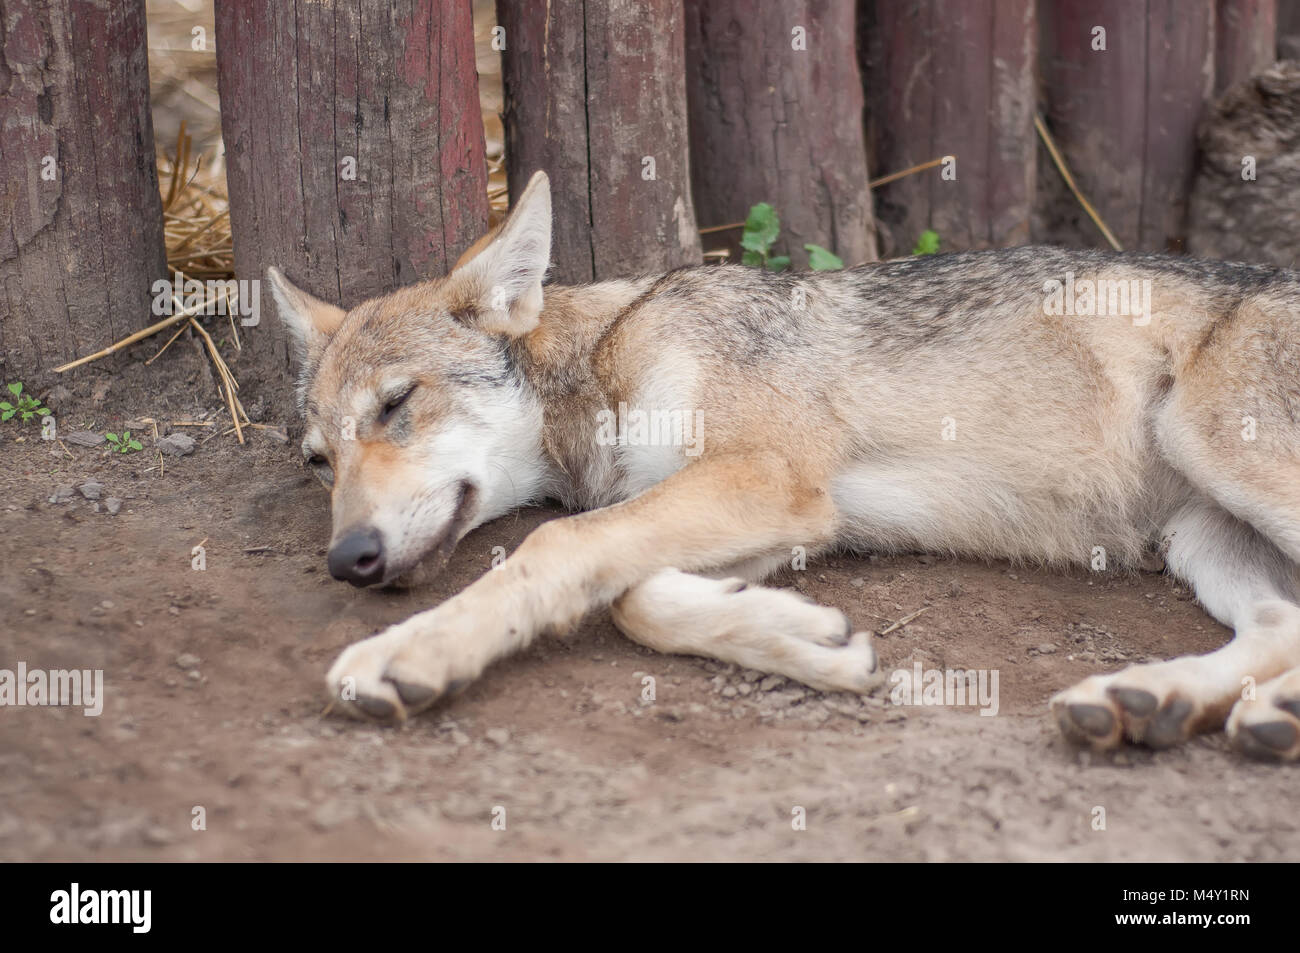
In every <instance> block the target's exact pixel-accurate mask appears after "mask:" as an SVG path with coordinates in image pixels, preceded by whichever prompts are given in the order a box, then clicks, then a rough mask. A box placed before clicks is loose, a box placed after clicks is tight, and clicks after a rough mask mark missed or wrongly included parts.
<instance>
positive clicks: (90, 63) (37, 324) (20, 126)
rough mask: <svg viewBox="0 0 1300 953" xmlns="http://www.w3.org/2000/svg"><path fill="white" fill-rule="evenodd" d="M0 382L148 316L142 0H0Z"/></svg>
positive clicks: (125, 330)
mask: <svg viewBox="0 0 1300 953" xmlns="http://www.w3.org/2000/svg"><path fill="white" fill-rule="evenodd" d="M0 24H2V28H0V43H3V50H2V51H0V90H3V92H0V96H3V103H4V105H3V110H2V111H0V220H3V227H0V361H2V362H3V364H2V365H0V378H4V379H5V380H8V381H15V380H22V381H24V382H25V383H26V384H27V385H28V390H29V391H30V390H34V389H35V388H37V387H39V386H41V385H43V384H44V383H46V382H47V381H48V379H49V378H48V375H47V373H46V372H48V371H49V370H50V369H51V368H52V367H54V366H56V365H58V364H61V363H63V362H65V361H68V360H71V359H73V358H75V357H79V356H82V355H85V354H90V353H92V352H94V351H97V350H99V349H101V348H103V347H106V346H107V345H109V344H111V343H113V342H114V341H115V340H117V339H118V338H121V337H125V336H126V335H127V334H129V333H131V332H132V331H136V330H139V329H140V328H142V327H144V326H145V325H147V324H149V323H150V322H151V321H152V320H154V318H153V315H152V313H151V311H150V300H151V294H150V286H151V285H152V284H153V282H154V281H155V280H157V279H159V278H165V277H166V276H167V265H166V253H165V251H164V248H163V228H162V200H161V198H160V196H159V194H158V172H157V168H156V166H155V164H154V162H155V160H154V144H153V124H152V122H151V120H150V116H149V64H148V58H147V53H146V38H145V15H144V0H121V2H117V3H96V2H93V0H4V2H3V3H0Z"/></svg>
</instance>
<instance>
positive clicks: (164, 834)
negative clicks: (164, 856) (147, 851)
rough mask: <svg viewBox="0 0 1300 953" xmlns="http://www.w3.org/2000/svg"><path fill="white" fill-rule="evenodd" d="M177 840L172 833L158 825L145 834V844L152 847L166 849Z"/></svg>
mask: <svg viewBox="0 0 1300 953" xmlns="http://www.w3.org/2000/svg"><path fill="white" fill-rule="evenodd" d="M175 839H176V838H174V837H173V836H172V832H171V831H169V830H167V828H165V827H158V826H157V825H155V826H153V827H151V828H149V829H148V830H147V831H145V832H144V842H145V843H146V844H148V845H149V846H150V847H166V846H167V845H168V844H170V843H171V842H172V841H173V840H175Z"/></svg>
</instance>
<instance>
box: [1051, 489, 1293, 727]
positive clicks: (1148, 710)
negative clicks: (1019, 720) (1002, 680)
mask: <svg viewBox="0 0 1300 953" xmlns="http://www.w3.org/2000/svg"><path fill="white" fill-rule="evenodd" d="M1165 535H1166V538H1168V539H1169V540H1170V542H1169V552H1168V554H1167V556H1166V562H1167V563H1168V566H1169V569H1170V571H1171V572H1172V573H1174V574H1175V575H1176V576H1179V577H1180V578H1182V579H1184V580H1186V581H1187V582H1188V583H1190V584H1191V586H1192V587H1193V588H1194V589H1195V591H1196V595H1197V598H1198V599H1199V600H1200V601H1201V604H1202V605H1203V606H1205V608H1206V610H1207V611H1209V613H1210V614H1211V615H1212V616H1214V617H1215V618H1216V619H1218V620H1219V621H1220V622H1222V623H1223V624H1224V625H1228V626H1231V627H1232V628H1233V629H1234V630H1235V632H1236V634H1235V637H1234V638H1233V640H1232V641H1231V642H1229V643H1228V644H1227V645H1225V646H1223V647H1222V648H1220V649H1218V650H1217V651H1214V652H1211V653H1210V654H1208V655H1201V656H1187V657H1184V658H1178V659H1173V660H1172V661H1168V662H1158V663H1155V664H1149V665H1133V666H1130V667H1129V668H1126V669H1124V670H1123V671H1121V672H1116V673H1114V674H1111V675H1095V676H1093V677H1091V678H1088V679H1085V680H1084V681H1082V682H1080V683H1079V684H1078V685H1075V686H1074V687H1073V688H1069V689H1067V690H1065V691H1063V692H1061V693H1060V694H1058V695H1057V696H1056V697H1055V698H1053V699H1052V702H1051V706H1052V712H1053V714H1054V715H1055V716H1056V719H1057V722H1058V724H1059V725H1060V726H1061V730H1062V731H1063V732H1064V733H1065V734H1066V736H1067V737H1069V738H1071V739H1073V740H1075V741H1080V742H1084V743H1087V744H1089V745H1091V746H1092V747H1094V748H1097V749H1104V748H1112V747H1114V746H1116V745H1118V744H1120V743H1121V742H1122V741H1123V740H1124V739H1126V738H1127V739H1128V740H1130V741H1134V742H1138V743H1141V744H1146V745H1148V746H1150V747H1153V748H1167V747H1170V746H1172V745H1175V744H1178V743H1180V742H1182V741H1185V740H1186V739H1187V738H1188V737H1189V736H1190V735H1191V734H1192V733H1194V732H1197V731H1212V730H1216V729H1218V728H1220V727H1221V726H1222V725H1223V723H1224V719H1225V717H1226V716H1227V714H1228V711H1229V709H1230V708H1231V707H1232V705H1233V703H1234V702H1236V701H1237V700H1238V699H1240V698H1242V692H1243V687H1244V686H1248V685H1250V684H1252V683H1254V684H1260V685H1263V684H1264V683H1265V682H1267V681H1268V680H1269V679H1271V678H1274V677H1275V676H1277V675H1279V674H1281V673H1282V672H1285V671H1286V670H1287V669H1290V668H1293V667H1295V666H1297V665H1300V606H1297V605H1296V599H1295V585H1294V572H1295V571H1294V567H1293V566H1292V565H1291V563H1290V562H1289V560H1287V558H1286V557H1285V556H1284V555H1283V554H1282V553H1281V552H1280V551H1279V550H1278V548H1277V547H1276V546H1274V545H1273V544H1272V543H1271V542H1270V541H1269V540H1268V539H1266V538H1265V537H1264V536H1262V535H1261V534H1260V533H1259V532H1257V531H1256V530H1255V529H1254V528H1253V527H1251V526H1249V525H1248V524H1246V523H1243V522H1241V521H1240V520H1238V519H1236V518H1234V517H1233V516H1232V515H1231V514H1229V513H1227V512H1226V511H1224V510H1223V509H1222V508H1221V507H1219V506H1218V505H1217V504H1215V503H1214V502H1212V501H1210V500H1208V499H1205V498H1198V499H1195V500H1192V501H1190V502H1189V503H1187V504H1186V505H1185V506H1183V507H1182V508H1180V509H1179V510H1178V512H1177V513H1176V514H1175V515H1174V517H1173V519H1172V520H1171V521H1170V522H1169V524H1168V526H1167V527H1166V531H1165ZM1244 717H1245V716H1244V715H1243V719H1244Z"/></svg>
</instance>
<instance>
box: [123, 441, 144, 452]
mask: <svg viewBox="0 0 1300 953" xmlns="http://www.w3.org/2000/svg"><path fill="white" fill-rule="evenodd" d="M126 445H127V446H128V447H130V448H131V449H132V450H143V449H144V444H142V443H141V442H140V441H139V440H128V441H127V444H126Z"/></svg>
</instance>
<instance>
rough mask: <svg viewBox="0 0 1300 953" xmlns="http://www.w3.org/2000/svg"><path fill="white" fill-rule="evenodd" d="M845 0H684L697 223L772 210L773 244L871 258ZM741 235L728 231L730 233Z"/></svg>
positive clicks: (799, 255) (856, 78)
mask: <svg viewBox="0 0 1300 953" xmlns="http://www.w3.org/2000/svg"><path fill="white" fill-rule="evenodd" d="M855 28H856V5H855V3H854V2H853V0H832V2H830V3H812V2H808V0H799V2H796V3H788V4H753V3H749V2H746V0H686V66H687V75H686V92H687V98H688V101H689V104H690V129H691V182H692V185H693V188H694V197H695V211H696V215H697V216H698V217H699V219H700V222H701V224H703V225H721V224H725V223H729V222H736V221H743V220H744V218H745V216H746V214H747V213H748V211H749V208H750V206H751V205H753V204H754V203H755V202H770V203H771V204H772V205H773V206H775V208H776V210H777V213H778V214H779V215H780V216H781V240H780V241H779V242H778V244H777V250H778V251H784V252H785V253H788V254H789V255H790V256H791V259H792V261H793V264H794V265H795V267H802V266H804V265H806V264H807V263H808V255H807V253H806V252H805V251H804V245H805V243H808V242H812V243H814V244H817V245H821V246H823V247H825V248H828V249H830V250H831V251H834V252H836V253H838V254H839V255H840V257H841V258H843V259H844V261H845V263H846V264H854V263H858V262H863V261H875V259H876V235H875V222H874V220H873V218H872V214H871V190H870V188H869V187H868V184H867V182H868V176H867V155H866V147H865V143H864V141H863V132H862V78H861V76H860V75H859V72H858V61H857V53H856V46H855V35H856V34H855ZM739 234H740V233H739V231H738V230H737V231H736V232H735V233H734V234H732V235H729V236H728V237H729V238H732V239H738V238H739Z"/></svg>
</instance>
